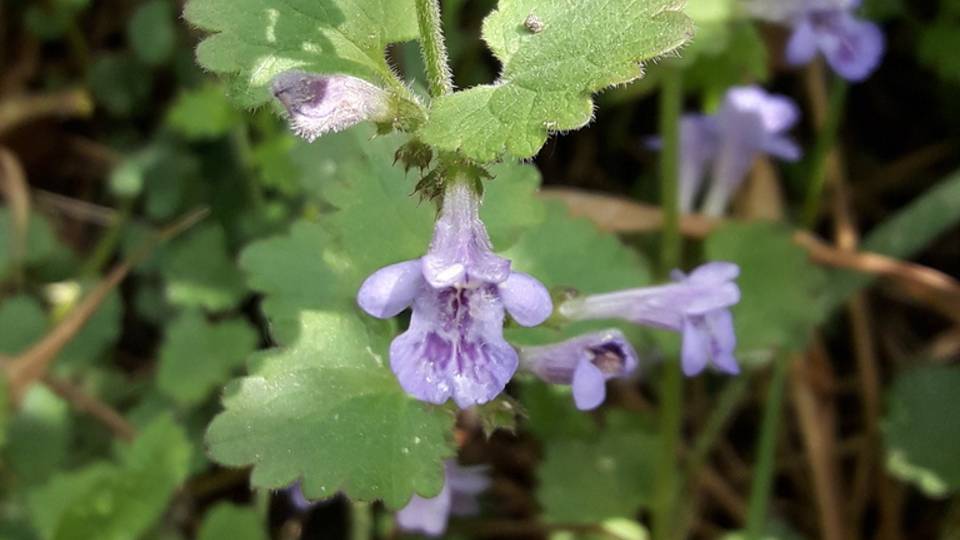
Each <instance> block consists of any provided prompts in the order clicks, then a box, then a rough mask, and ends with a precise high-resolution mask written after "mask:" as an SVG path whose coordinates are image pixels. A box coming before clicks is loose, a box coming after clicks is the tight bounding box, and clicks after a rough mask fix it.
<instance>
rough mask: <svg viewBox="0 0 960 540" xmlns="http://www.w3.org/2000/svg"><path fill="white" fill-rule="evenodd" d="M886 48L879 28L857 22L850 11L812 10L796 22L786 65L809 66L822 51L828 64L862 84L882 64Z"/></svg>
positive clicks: (874, 25) (789, 43)
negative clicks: (881, 60)
mask: <svg viewBox="0 0 960 540" xmlns="http://www.w3.org/2000/svg"><path fill="white" fill-rule="evenodd" d="M884 48H885V40H884V37H883V32H882V31H881V30H880V27H879V26H877V25H876V24H874V23H872V22H869V21H865V20H862V19H858V18H856V17H854V16H853V14H852V13H851V12H850V10H849V9H828V10H811V11H808V12H806V13H804V14H803V15H801V16H799V17H797V18H796V19H795V20H794V21H793V33H792V34H791V35H790V40H789V41H788V42H787V51H786V56H787V62H789V63H790V64H792V65H802V64H807V63H809V62H810V61H811V60H813V57H814V56H816V54H817V51H820V52H821V53H822V54H823V56H824V58H826V60H827V64H829V65H830V67H831V68H832V69H833V71H835V72H836V73H837V74H838V75H840V76H841V77H843V78H844V79H847V80H848V81H854V82H857V81H862V80H864V79H866V78H867V77H869V76H870V74H871V73H873V71H874V70H875V69H876V68H877V66H878V65H879V64H880V59H881V58H882V57H883V51H884Z"/></svg>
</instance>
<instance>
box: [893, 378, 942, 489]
mask: <svg viewBox="0 0 960 540" xmlns="http://www.w3.org/2000/svg"><path fill="white" fill-rule="evenodd" d="M957 388H960V367H957V366H926V367H922V368H917V369H914V370H912V371H908V372H906V373H904V374H902V375H900V376H899V377H897V379H896V380H895V381H894V382H893V386H892V387H891V389H890V393H889V394H888V396H887V415H886V417H885V418H884V421H883V431H884V435H885V439H886V447H887V470H889V471H890V472H891V473H892V474H893V475H894V476H896V477H898V478H901V479H903V480H906V481H909V482H912V483H914V484H915V485H917V487H919V488H920V489H921V490H922V491H923V492H924V493H926V494H927V495H930V496H932V497H945V496H947V495H948V494H950V493H956V492H957V491H958V490H960V406H958V402H957V397H956V395H957Z"/></svg>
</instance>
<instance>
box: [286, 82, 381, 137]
mask: <svg viewBox="0 0 960 540" xmlns="http://www.w3.org/2000/svg"><path fill="white" fill-rule="evenodd" d="M270 87H271V89H272V90H273V95H274V97H276V98H277V99H278V100H279V101H280V103H282V104H283V106H284V107H285V108H286V109H287V116H288V118H289V120H290V127H291V128H292V129H293V131H294V132H295V133H296V134H297V135H299V136H301V137H303V138H304V139H306V140H308V141H310V142H313V141H314V140H316V138H317V137H319V136H321V135H324V134H327V133H336V132H338V131H343V130H344V129H347V128H349V127H351V126H354V125H356V124H359V123H360V122H363V121H365V120H372V121H375V122H385V121H388V120H390V107H389V99H388V96H387V93H386V92H384V91H383V90H382V89H381V88H379V87H377V86H374V85H372V84H370V83H368V82H367V81H364V80H363V79H358V78H356V77H351V76H350V75H319V74H316V73H307V72H304V71H298V70H292V71H285V72H283V73H281V74H279V75H277V76H276V77H274V78H273V81H271V83H270Z"/></svg>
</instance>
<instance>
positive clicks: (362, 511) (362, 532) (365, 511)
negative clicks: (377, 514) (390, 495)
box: [350, 501, 373, 540]
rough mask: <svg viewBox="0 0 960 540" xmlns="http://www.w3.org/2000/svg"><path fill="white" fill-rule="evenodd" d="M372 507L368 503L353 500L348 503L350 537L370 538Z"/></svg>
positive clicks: (355, 538)
mask: <svg viewBox="0 0 960 540" xmlns="http://www.w3.org/2000/svg"><path fill="white" fill-rule="evenodd" d="M372 510H373V508H372V507H371V506H370V503H366V502H360V501H353V503H352V504H351V505H350V539H351V540H370V538H371V535H372V534H371V533H372V532H373V511H372Z"/></svg>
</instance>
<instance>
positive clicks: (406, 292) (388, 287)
mask: <svg viewBox="0 0 960 540" xmlns="http://www.w3.org/2000/svg"><path fill="white" fill-rule="evenodd" d="M424 285H425V283H424V280H423V273H422V272H421V266H420V260H419V259H415V260H412V261H404V262H401V263H396V264H391V265H390V266H385V267H383V268H381V269H380V270H377V271H376V272H374V273H373V274H371V275H370V277H368V278H367V279H366V280H365V281H364V282H363V284H362V285H361V286H360V290H359V291H358V292H357V304H358V305H359V306H360V308H361V309H362V310H364V311H366V312H367V313H369V314H370V315H373V316H374V317H378V318H380V319H389V318H390V317H395V316H397V315H398V314H399V313H400V312H401V311H403V310H405V309H407V308H408V307H410V305H411V304H412V303H413V300H414V298H416V296H417V294H419V292H420V290H421V288H422V287H423V286H424Z"/></svg>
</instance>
